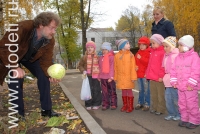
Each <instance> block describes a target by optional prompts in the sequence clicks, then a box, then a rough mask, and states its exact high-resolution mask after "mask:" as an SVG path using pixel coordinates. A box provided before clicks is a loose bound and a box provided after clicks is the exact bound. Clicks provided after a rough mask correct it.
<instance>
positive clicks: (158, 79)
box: [146, 34, 166, 115]
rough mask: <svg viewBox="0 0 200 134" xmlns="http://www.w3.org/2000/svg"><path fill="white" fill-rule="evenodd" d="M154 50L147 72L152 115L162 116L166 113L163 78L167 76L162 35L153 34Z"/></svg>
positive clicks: (152, 50)
mask: <svg viewBox="0 0 200 134" xmlns="http://www.w3.org/2000/svg"><path fill="white" fill-rule="evenodd" d="M150 41H151V44H152V49H151V54H150V58H149V64H148V67H147V71H146V79H149V80H150V92H151V93H150V94H151V95H150V96H151V107H152V109H151V113H155V114H156V115H160V114H162V113H165V111H166V105H165V86H164V83H163V77H164V75H165V70H164V67H163V66H162V61H163V57H164V54H165V51H164V47H163V44H162V42H163V41H164V38H163V37H162V35H160V34H153V35H152V36H151V38H150Z"/></svg>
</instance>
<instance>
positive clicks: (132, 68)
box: [79, 34, 200, 129]
mask: <svg viewBox="0 0 200 134" xmlns="http://www.w3.org/2000/svg"><path fill="white" fill-rule="evenodd" d="M150 44H151V46H150ZM176 44H177V40H176V37H173V36H169V37H167V38H165V39H164V38H163V37H162V36H161V35H160V34H153V35H152V36H151V37H150V39H149V38H148V37H145V36H143V37H141V38H140V39H139V40H138V46H139V50H138V52H137V53H136V54H135V56H134V55H133V54H132V53H131V51H130V44H129V41H128V40H127V39H121V40H117V41H116V45H117V47H118V50H119V52H118V53H116V54H114V52H113V51H112V49H111V43H108V42H104V43H103V44H102V46H101V49H102V56H100V57H99V56H98V55H97V54H96V52H95V49H96V45H95V43H94V42H93V41H89V42H87V43H86V53H85V55H84V56H83V57H82V58H81V60H80V63H79V70H80V71H81V72H82V73H83V74H86V75H87V76H88V79H89V83H90V87H91V95H92V98H91V99H90V100H87V101H85V106H86V109H87V110H91V109H99V107H100V106H101V105H102V110H107V109H109V108H111V110H114V109H116V108H117V94H116V89H120V90H122V101H123V106H122V108H121V111H122V112H127V113H130V112H132V111H133V110H134V106H133V105H134V95H133V92H132V89H133V88H134V83H135V82H136V81H137V82H138V88H139V98H138V102H137V105H136V107H135V109H136V110H139V109H142V110H143V111H148V110H149V109H150V107H151V110H150V112H151V113H154V114H156V115H160V114H162V113H165V111H166V109H167V112H168V116H166V117H165V120H180V122H179V126H181V127H187V128H191V129H192V128H196V127H197V126H198V125H200V109H199V105H198V90H199V89H200V85H198V83H199V82H200V58H199V55H198V54H197V53H196V52H195V51H194V48H193V46H194V38H193V37H192V36H191V35H185V36H183V37H181V38H180V39H179V40H178V48H176Z"/></svg>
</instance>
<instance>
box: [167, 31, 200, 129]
mask: <svg viewBox="0 0 200 134" xmlns="http://www.w3.org/2000/svg"><path fill="white" fill-rule="evenodd" d="M178 44H179V46H178V48H179V52H180V53H179V55H178V56H177V57H176V59H175V61H174V64H173V65H172V69H171V72H170V76H171V78H170V83H171V85H172V86H173V87H174V88H177V89H178V106H179V112H180V115H181V121H180V122H179V126H180V127H186V128H189V129H194V128H196V127H197V126H199V125H200V111H199V105H198V89H199V88H200V87H199V86H198V83H199V82H200V58H199V55H198V54H197V52H195V51H194V48H193V46H194V38H193V37H192V36H191V35H185V36H183V37H181V38H180V39H179V41H178Z"/></svg>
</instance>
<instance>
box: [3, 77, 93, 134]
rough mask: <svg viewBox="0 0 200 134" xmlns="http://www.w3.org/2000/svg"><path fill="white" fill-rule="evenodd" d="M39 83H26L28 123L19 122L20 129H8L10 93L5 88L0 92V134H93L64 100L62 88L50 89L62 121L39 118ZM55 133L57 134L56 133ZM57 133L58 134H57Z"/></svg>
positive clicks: (25, 100)
mask: <svg viewBox="0 0 200 134" xmlns="http://www.w3.org/2000/svg"><path fill="white" fill-rule="evenodd" d="M36 83H37V81H36V80H33V81H31V80H27V79H26V80H25V82H24V105H25V120H21V119H20V120H19V122H17V124H18V127H15V128H11V129H8V127H9V126H11V124H9V123H8V121H9V120H11V118H9V117H8V113H9V112H10V111H9V110H8V108H9V107H11V106H10V105H9V104H8V100H9V99H10V98H9V96H8V94H9V90H8V88H7V86H6V85H5V84H4V86H3V90H1V91H0V100H1V104H0V134H90V131H89V130H88V129H87V127H86V125H85V123H84V122H83V120H82V119H81V118H80V116H79V115H78V113H77V111H76V110H75V109H74V108H73V105H72V104H71V102H70V100H69V99H68V98H67V97H66V96H65V94H64V92H63V91H62V89H61V87H60V86H59V84H52V85H51V98H52V103H53V106H52V108H53V110H54V111H56V112H59V113H61V114H62V115H61V116H60V117H55V118H54V117H52V118H48V117H42V116H41V115H40V114H41V113H40V102H39V91H38V89H37V86H36V85H37V84H36ZM53 132H54V133H53ZM55 132H56V133H55Z"/></svg>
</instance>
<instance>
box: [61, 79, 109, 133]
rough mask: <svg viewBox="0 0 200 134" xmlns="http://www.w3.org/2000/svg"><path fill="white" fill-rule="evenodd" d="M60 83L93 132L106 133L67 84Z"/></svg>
mask: <svg viewBox="0 0 200 134" xmlns="http://www.w3.org/2000/svg"><path fill="white" fill-rule="evenodd" d="M59 85H60V86H61V88H62V90H63V92H64V93H65V94H66V96H67V97H68V98H69V100H70V101H71V103H72V105H73V106H74V108H75V109H76V110H77V112H78V113H79V115H80V116H81V118H82V120H83V121H84V123H85V124H86V126H87V127H88V129H89V130H90V132H91V133H92V134H106V132H105V131H104V130H103V129H102V128H101V126H99V124H98V123H97V122H96V121H95V120H94V119H93V117H92V116H91V115H90V114H89V113H88V112H87V111H86V109H85V108H83V106H82V105H81V104H80V103H79V102H78V100H77V99H76V98H75V97H74V96H73V95H72V94H71V93H70V92H69V91H68V89H67V88H66V87H65V85H64V84H63V83H62V82H60V83H59Z"/></svg>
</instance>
